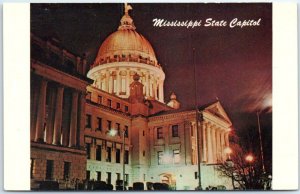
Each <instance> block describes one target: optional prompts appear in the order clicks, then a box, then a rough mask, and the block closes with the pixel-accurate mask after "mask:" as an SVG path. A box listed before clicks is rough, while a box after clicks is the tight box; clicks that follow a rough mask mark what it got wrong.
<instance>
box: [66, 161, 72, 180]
mask: <svg viewBox="0 0 300 194" xmlns="http://www.w3.org/2000/svg"><path fill="white" fill-rule="evenodd" d="M70 170H71V162H64V180H68V179H69V178H70Z"/></svg>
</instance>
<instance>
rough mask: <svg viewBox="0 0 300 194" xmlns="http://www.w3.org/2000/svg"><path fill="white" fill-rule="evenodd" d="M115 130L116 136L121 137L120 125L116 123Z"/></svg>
mask: <svg viewBox="0 0 300 194" xmlns="http://www.w3.org/2000/svg"><path fill="white" fill-rule="evenodd" d="M116 129H117V131H118V136H120V135H121V126H120V123H116Z"/></svg>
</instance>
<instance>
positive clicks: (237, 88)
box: [31, 3, 272, 158]
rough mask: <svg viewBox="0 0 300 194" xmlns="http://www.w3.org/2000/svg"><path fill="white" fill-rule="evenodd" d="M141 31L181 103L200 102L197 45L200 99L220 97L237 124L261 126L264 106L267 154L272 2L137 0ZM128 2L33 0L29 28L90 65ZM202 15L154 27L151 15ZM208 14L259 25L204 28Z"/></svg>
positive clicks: (136, 20) (239, 127)
mask: <svg viewBox="0 0 300 194" xmlns="http://www.w3.org/2000/svg"><path fill="white" fill-rule="evenodd" d="M131 6H132V7H133V10H131V11H130V12H129V13H130V15H131V17H132V18H133V20H134V23H135V26H136V27H137V29H136V31H137V32H139V33H141V34H142V35H143V36H144V37H145V38H146V39H148V40H149V42H150V43H151V45H152V47H153V49H154V51H155V54H156V57H157V59H158V61H159V63H160V64H161V65H162V67H163V70H164V72H165V74H166V79H165V86H164V91H165V92H164V93H165V101H166V102H167V101H169V95H170V94H171V92H172V91H174V92H175V93H176V94H177V99H178V100H179V101H180V102H181V105H182V107H184V108H187V107H193V106H194V98H193V97H194V82H193V75H194V71H193V70H194V67H193V54H192V53H193V48H195V57H194V61H195V65H196V69H197V71H196V74H197V85H198V88H197V91H198V94H197V96H198V99H197V102H198V104H199V105H202V104H206V103H209V102H211V101H214V100H215V99H216V98H218V99H219V100H220V102H221V103H222V105H223V106H224V108H225V110H226V112H227V113H228V115H229V117H230V118H231V119H232V121H233V124H234V127H235V128H236V130H237V131H249V130H250V131H254V132H255V133H256V131H257V120H256V113H255V112H256V111H257V110H259V111H263V112H262V113H261V122H262V131H263V140H265V141H264V144H265V148H266V149H268V150H266V155H267V158H268V157H271V151H272V150H271V146H272V142H271V137H272V119H271V118H272V108H271V107H272V4H271V3H265V4H263V3H255V4H254V3H253V4H246V3H243V4H239V3H235V4H213V3H209V4H195V3H193V4H192V3H189V4H188V3H186V4H170V3H168V4H131ZM123 7H124V5H123V4H32V5H31V32H33V33H34V34H35V35H37V36H40V37H47V36H53V37H56V38H58V39H59V40H60V41H61V44H62V45H63V46H64V47H65V48H66V49H67V50H70V51H73V53H75V54H78V55H82V54H83V53H86V54H87V55H88V61H89V64H92V63H93V61H94V59H95V57H96V54H97V52H98V49H99V47H100V45H101V43H102V42H103V41H104V40H105V38H106V37H107V36H108V35H109V34H111V33H113V32H114V31H116V30H117V28H118V26H119V22H120V19H121V17H122V16H123V13H124V11H123V9H124V8H123ZM154 18H161V19H165V20H169V21H172V20H174V21H175V20H180V21H185V20H202V26H200V27H195V28H193V29H191V28H189V29H187V28H186V27H161V28H158V27H154V26H153V22H152V20H153V19H154ZM207 18H212V19H215V20H226V21H227V22H230V21H231V20H232V19H234V18H238V19H239V20H249V19H254V20H258V19H260V18H261V22H260V26H256V27H243V28H240V27H235V28H230V27H229V26H226V27H204V26H203V24H204V22H205V20H206V19H207Z"/></svg>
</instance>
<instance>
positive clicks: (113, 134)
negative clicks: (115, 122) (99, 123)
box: [108, 129, 118, 137]
mask: <svg viewBox="0 0 300 194" xmlns="http://www.w3.org/2000/svg"><path fill="white" fill-rule="evenodd" d="M117 133H118V131H117V130H115V129H111V130H109V131H108V135H109V136H112V137H114V136H116V135H117Z"/></svg>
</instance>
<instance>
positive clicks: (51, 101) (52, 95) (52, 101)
mask: <svg viewBox="0 0 300 194" xmlns="http://www.w3.org/2000/svg"><path fill="white" fill-rule="evenodd" d="M55 93H56V91H55V90H54V88H52V89H51V90H49V94H48V96H49V103H48V118H47V124H46V129H47V131H46V134H47V137H46V142H47V143H48V144H52V142H53V125H54V113H55Z"/></svg>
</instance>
